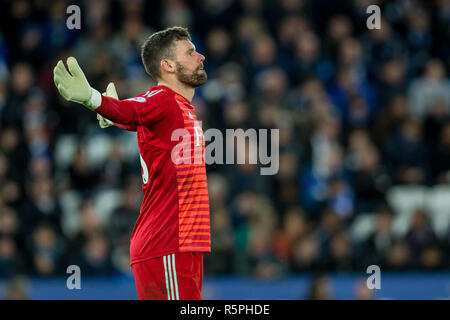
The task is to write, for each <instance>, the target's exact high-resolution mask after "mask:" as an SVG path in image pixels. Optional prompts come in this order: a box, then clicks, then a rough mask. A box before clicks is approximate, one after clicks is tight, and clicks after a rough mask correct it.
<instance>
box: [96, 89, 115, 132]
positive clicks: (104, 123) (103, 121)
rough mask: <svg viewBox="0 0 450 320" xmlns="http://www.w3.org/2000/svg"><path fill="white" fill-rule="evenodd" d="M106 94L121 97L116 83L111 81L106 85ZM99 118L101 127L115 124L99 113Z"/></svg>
mask: <svg viewBox="0 0 450 320" xmlns="http://www.w3.org/2000/svg"><path fill="white" fill-rule="evenodd" d="M102 94H103V95H104V96H107V97H112V98H115V99H119V96H118V95H117V91H116V87H115V86H114V83H112V82H110V83H109V84H108V86H107V87H106V92H103V93H102ZM97 119H98V123H99V125H100V128H102V129H104V128H108V127H111V126H113V125H114V123H113V122H112V121H111V120H108V119H106V118H103V117H102V116H101V115H99V114H98V113H97Z"/></svg>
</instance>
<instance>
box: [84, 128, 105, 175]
mask: <svg viewBox="0 0 450 320" xmlns="http://www.w3.org/2000/svg"><path fill="white" fill-rule="evenodd" d="M84 145H85V146H86V156H87V159H88V161H89V163H90V164H91V165H93V166H94V167H96V166H98V165H99V164H101V163H104V162H105V160H106V158H107V157H108V153H109V150H110V146H111V138H110V137H109V136H107V135H105V134H97V135H94V136H89V139H86V140H85V141H84Z"/></svg>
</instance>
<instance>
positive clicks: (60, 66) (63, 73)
mask: <svg viewBox="0 0 450 320" xmlns="http://www.w3.org/2000/svg"><path fill="white" fill-rule="evenodd" d="M53 74H55V75H56V74H57V75H59V76H60V77H61V78H62V79H67V78H68V77H69V76H70V75H69V73H68V72H67V69H66V67H65V66H64V63H63V62H62V61H61V60H59V61H58V63H57V64H56V67H55V68H54V69H53Z"/></svg>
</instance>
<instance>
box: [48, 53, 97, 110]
mask: <svg viewBox="0 0 450 320" xmlns="http://www.w3.org/2000/svg"><path fill="white" fill-rule="evenodd" d="M67 67H68V68H69V71H67V69H66V67H65V66H64V63H63V62H62V61H61V60H59V61H58V63H57V64H56V67H55V68H54V69H53V79H54V81H55V85H56V88H58V91H59V93H60V94H61V95H62V96H63V98H64V99H66V100H68V101H73V102H77V103H81V104H82V105H84V106H85V107H87V108H89V109H91V110H93V109H96V108H97V107H99V106H100V104H101V103H102V96H101V95H100V92H98V91H97V90H95V89H93V88H92V87H91V86H90V85H89V82H88V81H87V79H86V77H85V75H84V73H83V70H81V68H80V66H79V65H78V62H77V60H76V59H75V58H74V57H69V58H68V59H67ZM69 72H70V73H69Z"/></svg>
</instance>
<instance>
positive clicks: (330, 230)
mask: <svg viewBox="0 0 450 320" xmlns="http://www.w3.org/2000/svg"><path fill="white" fill-rule="evenodd" d="M71 4H78V5H79V6H80V8H81V18H82V24H81V29H80V30H76V29H74V30H69V29H68V28H67V26H66V19H67V17H68V16H69V14H67V13H66V8H67V7H68V6H69V5H71ZM372 4H377V5H379V6H380V8H381V28H380V29H374V30H369V29H368V28H367V26H366V20H367V18H368V16H369V14H367V13H366V8H367V7H368V6H369V5H372ZM0 12H1V13H0V15H1V19H0V24H1V33H0V124H1V127H0V278H9V277H12V276H14V275H17V274H25V275H30V276H40V277H48V276H55V275H63V274H65V272H66V268H67V266H68V265H70V264H76V265H79V266H80V267H81V270H82V271H83V274H84V275H112V274H116V273H130V267H129V256H128V255H129V253H128V249H129V248H128V246H129V236H130V234H131V230H132V228H133V226H134V223H135V221H136V219H137V216H138V214H139V207H140V203H141V200H142V191H141V189H140V188H141V183H142V179H141V176H140V172H141V171H140V170H141V169H140V164H139V154H138V151H137V143H136V141H135V134H134V133H130V132H125V131H121V130H120V129H118V128H107V129H100V127H99V126H98V123H97V119H96V116H95V114H94V113H92V112H91V111H89V110H87V109H85V108H83V107H80V106H79V105H75V104H73V103H70V102H67V101H65V100H63V99H62V98H61V97H60V96H59V95H58V94H57V91H56V90H55V87H54V84H53V75H52V71H53V67H54V66H55V65H56V62H57V61H58V60H59V59H64V60H65V59H66V58H67V57H68V56H70V55H73V56H75V57H76V58H77V59H78V61H79V63H80V65H81V67H82V68H83V70H84V71H85V73H86V76H87V78H88V79H89V82H90V84H91V85H92V86H93V87H95V88H97V89H98V90H99V91H102V90H103V91H104V90H105V88H106V85H107V83H108V82H110V81H113V82H114V83H115V85H116V87H117V91H118V94H119V97H120V98H128V97H132V96H134V95H137V94H139V93H142V92H145V91H147V89H148V87H149V86H151V85H154V82H153V81H152V80H151V79H150V78H149V77H148V76H147V75H146V74H145V70H144V68H143V66H142V63H141V58H140V46H141V44H142V43H143V41H144V40H145V39H146V37H148V36H149V35H150V34H151V33H152V32H154V31H157V30H160V29H162V28H165V27H168V26H173V25H182V26H187V27H188V28H189V31H190V32H191V34H192V37H193V42H194V44H195V45H196V47H197V50H198V51H199V52H200V53H202V54H204V55H205V57H206V61H205V69H206V71H207V73H208V78H209V80H208V82H207V83H206V84H205V85H204V86H203V87H201V88H199V89H198V90H197V91H196V96H195V97H194V101H193V105H194V106H195V107H196V112H197V116H198V118H199V119H201V120H202V126H203V130H206V129H208V128H218V129H220V130H222V131H223V132H224V130H225V129H227V128H233V129H236V128H242V129H244V130H246V129H249V128H255V129H263V128H266V129H274V128H279V129H280V157H279V172H278V173H277V174H276V175H273V176H263V175H260V170H259V165H252V164H237V165H220V164H214V165H208V166H207V172H208V188H209V192H210V201H211V227H212V253H211V254H208V255H205V273H206V275H214V274H240V275H253V276H257V277H262V278H276V277H278V276H283V275H287V274H292V273H296V272H315V271H320V272H341V271H362V270H364V271H365V269H366V267H367V266H368V265H371V264H377V265H379V266H380V267H381V269H382V270H440V269H441V270H442V269H450V254H449V252H450V232H449V230H446V232H444V233H440V234H438V233H437V232H436V230H434V228H433V225H432V223H431V222H430V221H431V218H430V214H429V212H428V211H427V210H426V208H422V207H417V208H413V212H412V213H411V215H410V219H409V220H408V221H407V228H406V230H405V232H403V233H401V234H398V233H396V232H394V230H393V222H394V221H395V219H396V215H397V214H398V212H396V210H395V208H393V207H392V206H391V204H390V203H389V201H388V199H387V197H386V195H387V193H388V192H389V190H390V189H391V188H392V187H394V186H399V185H407V186H427V187H431V186H435V185H446V184H449V183H450V81H449V76H448V75H449V71H450V70H449V69H450V34H449V32H450V2H449V1H445V0H434V1H426V2H425V1H415V0H397V1H381V0H378V1H377V0H370V1H368V0H342V1H341V0H339V1H333V0H315V1H307V0H280V1H275V0H273V1H269V0H266V1H265V0H240V1H238V0H197V1H183V0H168V1H141V0H129V1H114V0H111V1H109V0H96V1H70V2H69V1H64V0H56V1H50V0H35V1H27V0H15V1H10V2H1V4H0ZM133 146H134V147H133ZM99 152H100V153H102V155H100V156H99ZM100 198H101V199H106V200H103V201H101V199H100ZM108 199H109V200H108ZM361 216H371V217H372V218H373V226H372V227H373V228H372V229H371V231H370V232H368V233H367V234H366V235H365V236H364V237H359V238H355V237H354V236H353V233H352V232H351V230H352V228H353V227H354V223H355V222H356V221H357V220H358V218H359V217H361ZM448 219H450V216H449V217H448ZM318 279H319V280H318V282H319V283H320V281H322V280H320V279H322V278H318ZM322 282H323V281H322ZM318 290H319V289H318ZM319 291H320V290H319ZM314 292H315V289H314V288H311V294H312V295H319V296H320V295H323V294H325V295H326V293H320V292H318V293H314ZM361 295H362V296H364V293H361Z"/></svg>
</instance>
